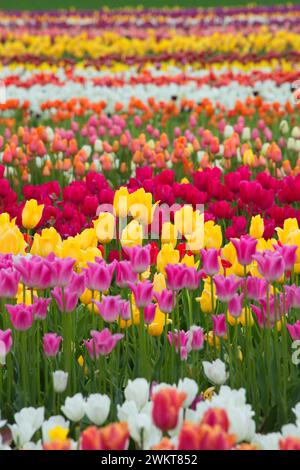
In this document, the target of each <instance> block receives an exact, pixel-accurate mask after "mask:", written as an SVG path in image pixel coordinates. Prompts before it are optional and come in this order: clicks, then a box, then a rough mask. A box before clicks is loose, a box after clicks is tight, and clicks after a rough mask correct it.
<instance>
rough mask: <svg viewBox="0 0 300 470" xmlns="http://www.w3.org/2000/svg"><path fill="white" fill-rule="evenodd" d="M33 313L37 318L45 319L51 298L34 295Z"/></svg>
mask: <svg viewBox="0 0 300 470" xmlns="http://www.w3.org/2000/svg"><path fill="white" fill-rule="evenodd" d="M33 300H34V302H33V304H32V306H33V313H34V316H35V318H36V319H37V320H45V318H46V316H47V312H48V307H49V304H50V302H51V299H47V298H44V297H36V296H34V297H33Z"/></svg>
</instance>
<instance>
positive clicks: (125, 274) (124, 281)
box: [116, 261, 137, 289]
mask: <svg viewBox="0 0 300 470" xmlns="http://www.w3.org/2000/svg"><path fill="white" fill-rule="evenodd" d="M136 279H137V274H136V273H134V272H133V270H132V266H131V263H130V262H129V261H120V262H119V263H118V264H117V265H116V284H117V285H118V286H119V287H121V288H122V289H124V288H126V287H128V285H129V284H130V283H131V282H135V281H136Z"/></svg>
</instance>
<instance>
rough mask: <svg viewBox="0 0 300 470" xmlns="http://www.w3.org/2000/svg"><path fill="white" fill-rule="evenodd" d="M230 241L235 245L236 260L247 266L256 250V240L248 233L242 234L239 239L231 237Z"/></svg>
mask: <svg viewBox="0 0 300 470" xmlns="http://www.w3.org/2000/svg"><path fill="white" fill-rule="evenodd" d="M230 241H231V243H232V244H233V245H234V247H235V250H236V254H237V258H238V262H239V263H240V264H241V265H242V266H248V265H249V264H250V263H251V262H252V257H253V255H254V254H255V252H256V245H257V240H256V239H255V238H252V237H250V235H242V236H241V238H240V239H239V240H237V239H235V238H231V239H230Z"/></svg>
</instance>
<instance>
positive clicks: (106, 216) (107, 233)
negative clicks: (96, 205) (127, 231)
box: [93, 212, 115, 243]
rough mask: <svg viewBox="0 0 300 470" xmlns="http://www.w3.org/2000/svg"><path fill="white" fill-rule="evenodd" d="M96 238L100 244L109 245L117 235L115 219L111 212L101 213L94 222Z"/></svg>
mask: <svg viewBox="0 0 300 470" xmlns="http://www.w3.org/2000/svg"><path fill="white" fill-rule="evenodd" d="M93 224H94V228H95V230H96V236H97V239H98V240H99V242H100V243H109V242H111V240H112V239H113V238H114V235H115V217H114V215H113V214H111V213H110V212H101V214H99V216H98V219H97V220H94V221H93Z"/></svg>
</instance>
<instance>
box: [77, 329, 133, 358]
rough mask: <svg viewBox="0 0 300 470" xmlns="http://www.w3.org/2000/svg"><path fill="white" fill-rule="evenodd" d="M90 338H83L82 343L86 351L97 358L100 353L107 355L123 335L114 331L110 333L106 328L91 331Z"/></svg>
mask: <svg viewBox="0 0 300 470" xmlns="http://www.w3.org/2000/svg"><path fill="white" fill-rule="evenodd" d="M91 336H92V339H91V340H89V341H87V340H84V344H85V346H86V348H87V350H88V353H89V355H90V357H91V358H92V359H94V358H95V356H96V358H98V357H99V356H100V354H101V355H104V356H107V355H108V354H109V353H111V351H112V350H113V349H114V347H115V346H116V344H117V342H118V341H120V340H121V339H122V338H123V336H124V335H122V334H119V333H116V334H114V335H113V334H112V333H111V332H110V331H109V329H108V328H105V329H104V330H102V331H95V330H93V331H91Z"/></svg>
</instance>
